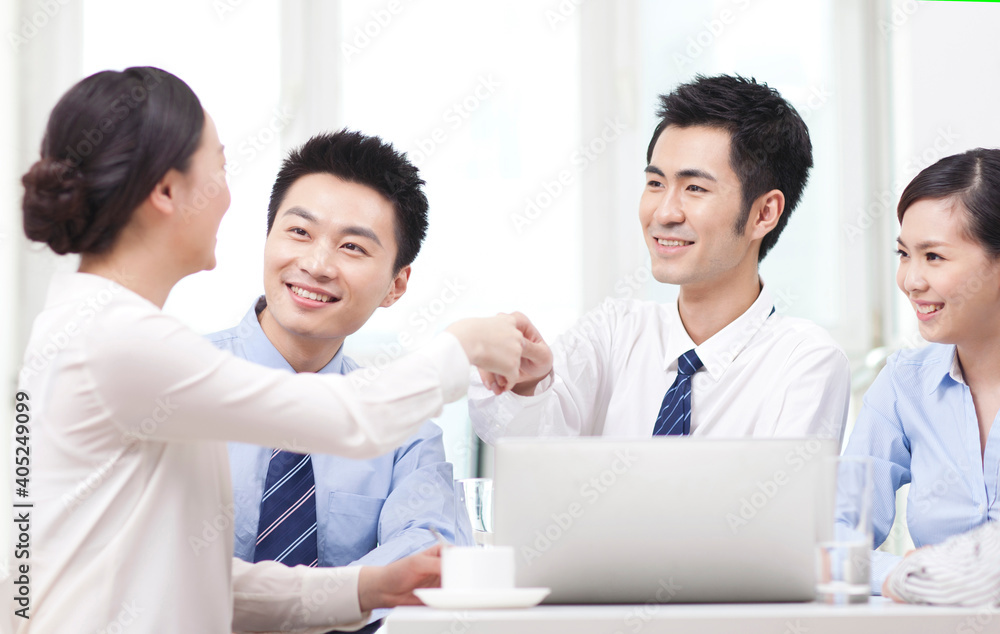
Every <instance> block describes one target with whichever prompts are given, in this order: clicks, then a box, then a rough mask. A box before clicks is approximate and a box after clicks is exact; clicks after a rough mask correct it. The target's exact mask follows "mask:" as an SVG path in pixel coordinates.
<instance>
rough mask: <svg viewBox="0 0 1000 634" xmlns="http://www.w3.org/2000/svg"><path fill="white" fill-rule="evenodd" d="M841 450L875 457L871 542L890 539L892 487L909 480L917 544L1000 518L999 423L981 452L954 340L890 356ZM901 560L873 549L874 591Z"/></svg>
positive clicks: (911, 522)
mask: <svg viewBox="0 0 1000 634" xmlns="http://www.w3.org/2000/svg"><path fill="white" fill-rule="evenodd" d="M998 418H1000V415H998ZM844 454H845V455H867V456H872V458H873V459H874V478H875V496H874V501H873V509H872V511H873V520H874V521H873V523H874V532H875V539H874V544H873V546H874V547H878V546H879V545H881V544H882V543H883V542H884V541H885V539H886V537H888V535H889V531H890V530H891V528H892V523H893V520H894V518H895V515H896V505H895V495H896V489H898V488H899V487H901V486H903V485H904V484H907V483H910V491H909V495H908V497H907V507H906V521H907V524H908V526H909V530H910V536H911V537H912V538H913V543H914V544H916V546H917V547H920V546H926V545H929V544H937V543H939V542H941V541H944V540H945V539H947V538H948V537H950V536H951V535H956V534H959V533H964V532H966V531H968V530H970V529H972V528H974V527H976V526H979V525H980V524H983V523H984V522H987V521H997V520H998V519H1000V504H998V503H997V483H998V479H1000V424H998V423H997V422H996V421H994V424H993V427H992V429H991V430H990V434H989V436H988V438H987V442H986V452H985V456H984V455H983V454H982V452H981V446H980V443H979V422H978V419H977V418H976V409H975V406H974V405H973V402H972V393H971V392H970V391H969V386H968V385H966V383H965V381H964V380H963V379H962V374H961V370H960V368H959V365H958V362H957V358H956V356H955V346H953V345H942V344H930V345H928V346H926V347H923V348H919V349H915V350H902V351H900V352H897V353H896V354H894V355H892V356H891V357H890V358H889V360H888V362H887V363H886V366H885V368H884V369H883V370H882V372H880V373H879V375H878V377H877V378H876V379H875V382H874V383H872V386H871V388H870V389H869V390H868V392H867V393H866V394H865V397H864V402H863V405H862V408H861V413H860V414H859V415H858V420H857V423H856V424H855V426H854V430H853V431H852V432H851V437H850V440H849V441H848V444H847V448H846V449H845V450H844ZM899 559H900V558H899V557H897V556H895V555H890V554H888V553H882V552H878V551H876V552H875V553H873V556H872V592H873V593H874V594H881V588H882V582H883V580H884V579H885V577H886V575H887V574H888V573H889V571H890V570H892V568H893V567H894V566H895V565H896V564H897V563H898V562H899Z"/></svg>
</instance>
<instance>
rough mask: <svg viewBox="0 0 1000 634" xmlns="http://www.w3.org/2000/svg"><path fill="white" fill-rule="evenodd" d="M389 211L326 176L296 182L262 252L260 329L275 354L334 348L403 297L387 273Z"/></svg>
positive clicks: (391, 246) (394, 275)
mask: <svg viewBox="0 0 1000 634" xmlns="http://www.w3.org/2000/svg"><path fill="white" fill-rule="evenodd" d="M394 227H395V211H394V208H393V205H392V203H391V202H390V201H389V200H387V199H386V198H385V197H384V196H382V195H381V194H380V193H378V192H377V191H375V190H374V189H372V188H370V187H368V186H366V185H360V184H358V183H351V182H347V181H344V180H342V179H340V178H338V177H336V176H333V175H331V174H309V175H307V176H303V177H302V178H300V179H298V180H297V181H295V182H294V183H293V184H292V186H291V187H289V188H288V191H287V193H286V195H285V198H284V200H283V201H282V203H281V206H280V207H279V208H278V211H277V213H276V214H275V219H274V224H273V226H272V227H271V232H270V233H269V234H268V236H267V241H266V242H265V244H264V295H265V297H266V298H267V307H266V308H265V309H264V311H263V312H261V314H260V323H261V327H262V328H263V330H264V333H265V334H266V335H267V336H268V338H269V339H270V340H271V341H272V343H274V344H275V345H276V347H278V349H279V350H281V349H282V348H284V347H285V346H283V345H281V343H282V342H291V341H297V342H298V343H300V344H301V343H302V340H303V339H307V340H310V343H311V344H313V345H317V346H327V345H329V346H331V348H332V351H333V352H336V350H337V349H338V348H339V347H340V344H341V343H342V342H343V340H344V338H345V337H347V336H348V335H350V334H352V333H354V332H355V331H357V330H358V329H359V328H361V326H363V325H364V323H365V322H366V321H368V318H369V317H371V315H372V313H373V312H375V309H376V308H378V307H379V306H390V305H392V304H393V303H395V301H396V300H397V299H399V297H400V296H401V295H402V294H403V293H404V292H405V290H406V282H407V280H408V278H409V273H410V267H404V268H403V269H402V270H401V271H399V272H396V271H394V270H393V267H394V264H395V259H396V251H397V246H396V238H395V232H394Z"/></svg>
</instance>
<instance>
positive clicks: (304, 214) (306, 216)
mask: <svg viewBox="0 0 1000 634" xmlns="http://www.w3.org/2000/svg"><path fill="white" fill-rule="evenodd" d="M289 214H291V215H293V216H298V217H299V218H302V219H303V220H305V221H306V222H312V223H314V224H315V223H316V222H317V220H316V216H315V215H313V213H312V212H311V211H309V210H308V209H303V208H302V207H298V206H296V207H289V208H288V209H286V210H285V212H284V213H283V214H281V215H282V216H287V215H289Z"/></svg>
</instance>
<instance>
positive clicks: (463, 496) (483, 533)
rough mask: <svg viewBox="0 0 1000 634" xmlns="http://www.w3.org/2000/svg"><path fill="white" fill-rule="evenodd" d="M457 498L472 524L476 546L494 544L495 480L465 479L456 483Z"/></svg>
mask: <svg viewBox="0 0 1000 634" xmlns="http://www.w3.org/2000/svg"><path fill="white" fill-rule="evenodd" d="M455 497H456V501H457V503H458V505H459V507H460V508H464V509H465V512H466V513H468V515H469V521H471V522H472V537H473V538H474V539H475V540H476V544H478V545H480V546H484V545H486V544H492V543H493V539H492V537H493V480H492V478H465V479H462V480H456V481H455Z"/></svg>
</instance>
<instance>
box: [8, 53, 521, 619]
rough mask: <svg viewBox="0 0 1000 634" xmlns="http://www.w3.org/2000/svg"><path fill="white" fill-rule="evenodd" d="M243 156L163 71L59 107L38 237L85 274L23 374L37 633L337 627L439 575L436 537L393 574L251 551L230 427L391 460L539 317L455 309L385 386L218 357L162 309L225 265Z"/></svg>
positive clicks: (35, 204) (55, 297) (75, 280)
mask: <svg viewBox="0 0 1000 634" xmlns="http://www.w3.org/2000/svg"><path fill="white" fill-rule="evenodd" d="M224 163H225V158H224V155H223V147H222V145H221V144H220V142H219V138H218V135H217V133H216V129H215V124H214V122H213V121H212V118H211V117H209V116H208V115H207V114H206V113H205V112H204V110H203V109H202V107H201V104H200V102H199V100H198V98H197V97H196V96H195V94H194V93H193V92H192V91H191V89H190V88H189V87H188V86H187V84H185V83H184V82H183V81H181V80H180V79H178V78H177V77H175V76H173V75H171V74H170V73H167V72H165V71H162V70H160V69H157V68H149V67H146V68H129V69H126V70H125V71H122V72H116V71H105V72H100V73H97V74H95V75H92V76H90V77H88V78H86V79H84V80H82V81H81V82H80V83H78V84H77V85H75V86H74V87H73V88H71V89H70V90H69V91H68V92H67V93H66V94H65V95H64V96H63V97H62V99H61V100H60V101H59V103H58V104H57V105H56V107H55V109H54V110H53V111H52V114H51V116H50V118H49V122H48V126H47V128H46V132H45V138H44V141H43V142H42V151H41V158H40V160H39V161H38V162H36V163H35V164H34V165H33V166H32V167H31V169H30V170H29V171H28V173H27V174H25V176H24V178H23V182H24V187H25V194H24V204H23V212H24V231H25V233H26V234H27V236H28V237H29V238H31V239H32V240H36V241H40V242H44V243H46V244H48V245H49V246H50V247H51V248H52V250H53V251H55V252H56V253H60V254H64V253H79V254H80V266H79V271H78V272H75V273H71V274H65V275H60V276H56V277H55V278H54V279H53V280H52V284H51V287H50V289H49V294H48V298H47V301H46V305H45V308H44V310H43V311H42V313H41V314H40V315H39V316H38V318H37V319H36V320H35V323H34V327H33V329H32V332H31V337H30V341H29V344H28V348H27V351H26V354H25V365H24V369H23V370H22V372H21V381H20V389H21V390H22V392H23V393H20V394H19V398H20V399H22V402H23V403H25V404H26V405H27V406H28V407H29V408H30V412H31V434H32V443H33V447H32V449H33V452H32V455H31V459H32V465H33V467H34V470H33V478H32V480H31V486H30V492H31V497H30V501H31V502H32V503H33V505H34V506H33V508H32V523H31V538H32V550H31V555H32V558H31V561H30V565H31V573H32V575H31V582H32V585H31V599H32V601H31V611H30V615H29V614H25V616H30V619H28V618H25V619H23V620H22V619H20V618H18V619H16V621H17V624H18V627H19V629H18V630H17V631H18V632H21V633H26V632H57V631H58V632H63V631H74V632H94V631H105V630H107V631H111V628H113V627H114V626H115V624H117V625H118V629H127V631H129V632H149V633H153V632H198V633H199V634H203V633H209V634H211V633H219V634H221V633H223V632H231V631H233V630H238V631H242V630H252V631H263V630H268V631H270V630H287V629H296V630H301V629H303V628H319V629H316V630H315V631H325V630H327V629H330V627H331V626H333V625H337V624H345V623H358V622H361V623H363V622H365V621H366V620H367V616H366V614H364V613H366V612H367V611H369V610H371V609H373V608H376V607H391V606H394V605H399V604H403V603H415V602H416V599H415V597H414V596H413V594H412V590H413V588H415V587H420V586H424V585H435V584H436V583H437V582H438V574H439V571H440V565H439V560H438V558H437V557H436V554H437V549H432V550H430V551H426V552H424V553H419V554H417V555H413V556H411V557H408V558H406V559H402V560H400V561H398V562H395V563H394V564H390V565H389V566H385V567H360V568H357V567H355V568H308V567H302V566H298V567H295V568H289V567H286V566H284V565H282V564H279V563H275V562H262V563H258V564H247V563H244V562H242V561H240V560H234V559H233V556H232V554H233V533H232V531H233V528H232V521H231V520H232V509H233V502H232V491H231V487H230V482H229V467H228V462H227V455H226V447H225V444H224V441H228V440H234V441H242V442H249V443H256V444H261V445H266V446H270V447H278V448H282V449H287V450H291V451H299V452H302V451H317V452H324V453H333V454H339V455H343V456H348V457H353V458H368V457H373V456H376V455H378V454H380V453H384V452H386V451H388V450H390V449H392V448H394V446H395V445H396V444H397V443H399V442H402V441H403V440H405V439H406V438H407V437H409V436H410V435H411V434H412V433H414V432H415V431H416V430H417V428H418V427H419V426H420V425H421V424H422V422H423V421H424V420H425V419H427V418H429V417H431V416H435V415H437V414H438V413H439V412H440V410H441V407H442V405H443V404H444V403H446V402H449V401H453V400H456V399H458V398H460V397H461V396H462V395H464V394H465V391H466V389H467V387H468V376H469V364H470V362H471V363H472V364H475V365H478V366H480V367H482V368H484V369H488V370H490V371H493V372H497V373H500V374H502V375H504V376H506V377H507V378H508V383H509V384H510V385H513V384H514V383H516V382H517V378H518V367H519V364H520V362H521V356H522V353H523V350H524V349H525V347H526V346H530V345H531V344H530V343H526V341H525V339H524V337H523V335H522V333H521V330H520V329H519V328H520V327H523V326H521V325H519V324H518V322H517V320H516V318H514V317H511V316H503V317H497V318H490V319H476V320H463V321H460V322H457V323H455V324H453V325H452V326H451V327H449V328H448V332H447V333H443V334H441V335H439V336H438V337H437V338H436V339H434V340H433V341H432V342H431V343H430V344H429V345H427V346H426V347H425V348H423V349H422V350H420V351H418V352H416V353H414V354H412V355H409V356H408V357H405V358H402V359H400V360H399V361H397V362H396V363H394V364H392V365H390V366H389V367H387V368H386V369H385V370H384V371H382V373H381V374H380V376H379V377H377V378H376V379H375V380H374V381H371V382H363V381H361V380H359V379H356V378H355V377H352V376H351V375H347V376H337V375H317V374H305V373H304V374H291V373H287V372H282V371H280V370H271V369H267V368H264V367H261V366H258V365H255V364H253V363H250V362H246V361H243V360H241V359H237V358H235V357H232V356H230V355H229V354H227V353H225V352H221V351H219V350H217V349H216V348H215V347H214V346H212V345H211V344H210V343H208V342H207V341H205V340H203V339H202V338H201V337H200V336H198V335H197V334H195V333H194V332H192V331H190V330H188V329H187V328H186V327H184V326H183V325H182V324H181V323H180V322H178V321H177V320H176V319H174V318H172V317H169V316H167V315H164V314H163V313H162V312H161V308H162V306H163V303H164V302H165V301H166V299H167V295H168V294H169V293H170V290H171V288H173V286H174V284H176V283H177V281H178V280H180V279H181V278H183V277H185V276H186V275H189V274H191V273H195V272H197V271H201V270H205V269H211V268H213V267H214V266H215V254H214V250H215V236H216V232H217V230H218V227H219V223H220V221H221V220H222V216H223V214H224V213H225V211H226V209H227V208H228V207H229V201H230V197H229V188H228V187H227V185H226V180H225V170H224ZM16 607H17V606H15V608H16ZM126 625H127V628H126V627H125V626H126ZM116 631H117V630H116ZM311 631H312V630H311Z"/></svg>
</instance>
